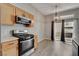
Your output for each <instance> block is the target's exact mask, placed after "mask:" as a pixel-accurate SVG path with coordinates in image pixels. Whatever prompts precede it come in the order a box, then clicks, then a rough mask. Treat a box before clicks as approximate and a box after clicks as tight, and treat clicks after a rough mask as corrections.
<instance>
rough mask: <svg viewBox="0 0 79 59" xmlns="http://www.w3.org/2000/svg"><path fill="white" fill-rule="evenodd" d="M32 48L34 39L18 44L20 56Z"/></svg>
mask: <svg viewBox="0 0 79 59" xmlns="http://www.w3.org/2000/svg"><path fill="white" fill-rule="evenodd" d="M32 48H34V38H30V39H28V40H25V41H21V42H20V55H22V54H24V53H25V52H27V51H29V50H30V49H32Z"/></svg>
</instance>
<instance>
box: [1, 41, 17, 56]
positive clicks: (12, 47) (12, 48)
mask: <svg viewBox="0 0 79 59" xmlns="http://www.w3.org/2000/svg"><path fill="white" fill-rule="evenodd" d="M2 55H3V56H18V40H14V41H8V42H5V43H2Z"/></svg>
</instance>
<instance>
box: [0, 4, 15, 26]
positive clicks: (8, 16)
mask: <svg viewBox="0 0 79 59" xmlns="http://www.w3.org/2000/svg"><path fill="white" fill-rule="evenodd" d="M0 5H1V8H0V9H1V10H0V11H1V24H6V25H13V24H14V20H15V8H14V7H13V6H12V5H10V4H0Z"/></svg>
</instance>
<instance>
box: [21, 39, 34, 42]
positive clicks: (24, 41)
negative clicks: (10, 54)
mask: <svg viewBox="0 0 79 59" xmlns="http://www.w3.org/2000/svg"><path fill="white" fill-rule="evenodd" d="M30 40H34V39H33V38H31V39H28V40H24V41H20V43H23V42H26V41H30Z"/></svg>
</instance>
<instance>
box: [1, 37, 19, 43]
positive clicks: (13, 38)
mask: <svg viewBox="0 0 79 59" xmlns="http://www.w3.org/2000/svg"><path fill="white" fill-rule="evenodd" d="M18 39H19V38H17V37H8V38H5V39H3V40H1V43H3V42H7V41H12V40H18Z"/></svg>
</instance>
